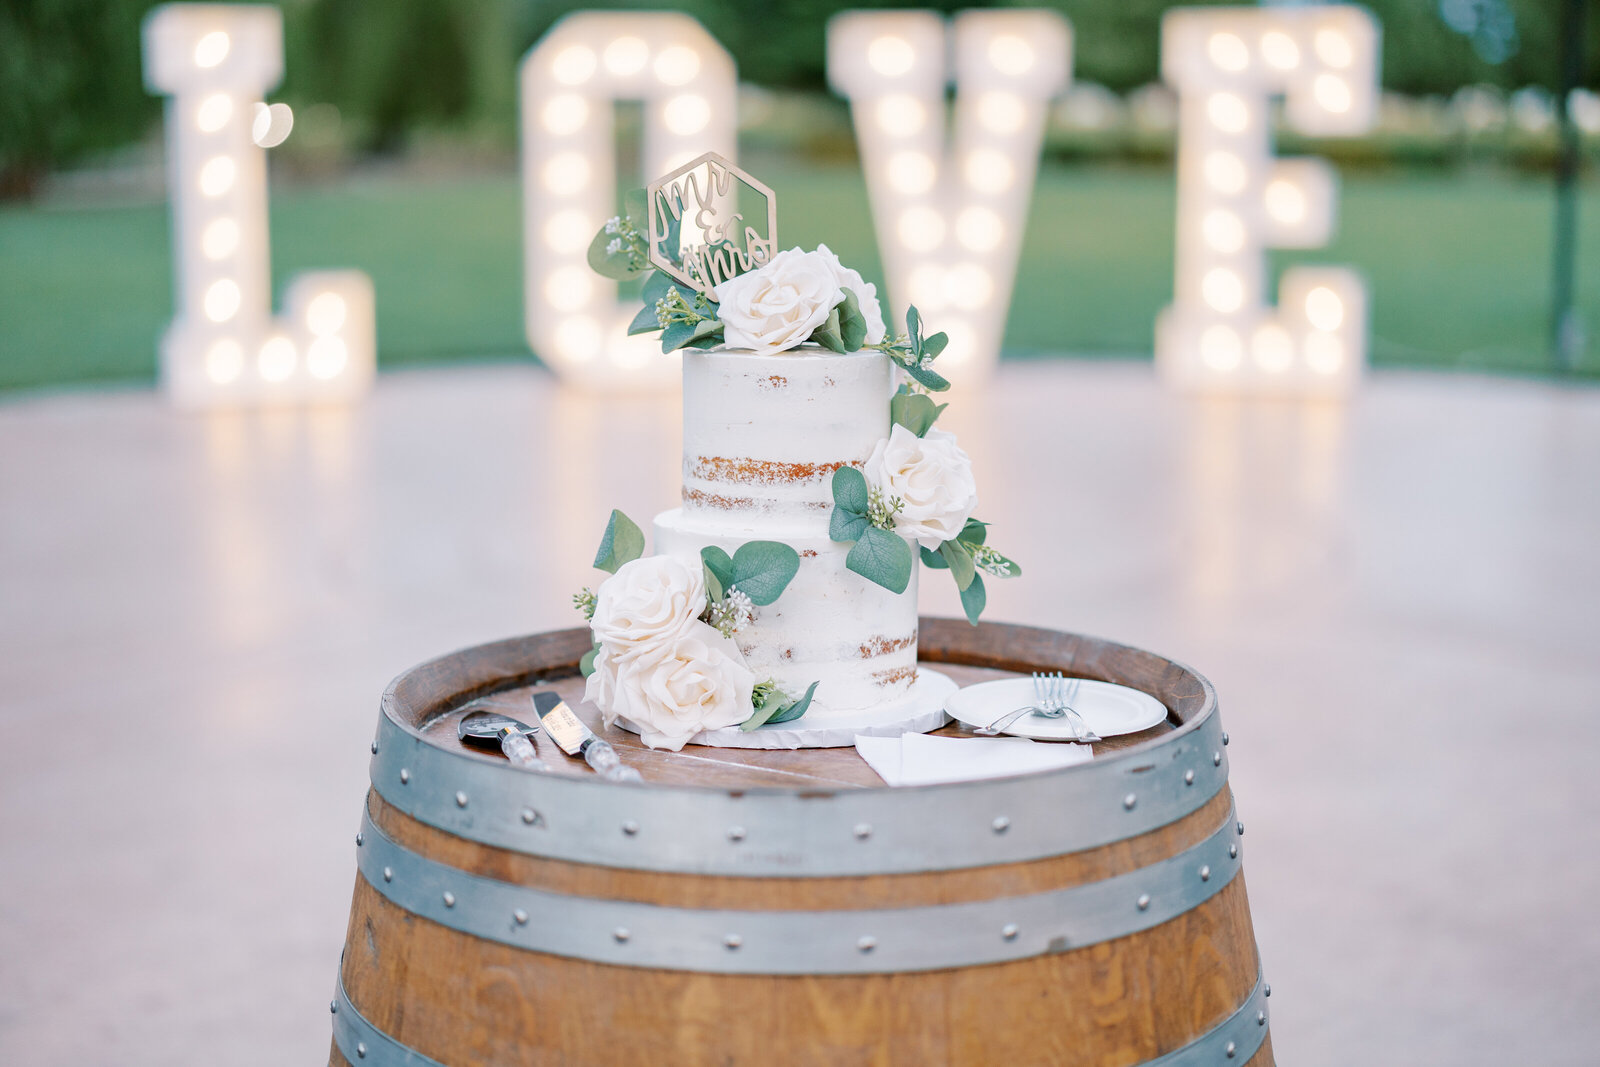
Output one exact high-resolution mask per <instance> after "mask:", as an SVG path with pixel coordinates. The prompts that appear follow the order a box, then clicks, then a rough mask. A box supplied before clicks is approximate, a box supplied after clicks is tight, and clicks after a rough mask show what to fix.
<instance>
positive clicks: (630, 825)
mask: <svg viewBox="0 0 1600 1067" xmlns="http://www.w3.org/2000/svg"><path fill="white" fill-rule="evenodd" d="M622 832H623V833H625V834H627V835H628V836H629V837H632V836H633V835H634V834H636V833H638V832H639V824H638V823H636V822H634V821H633V820H632V819H629V820H628V821H627V822H625V823H623V824H622Z"/></svg>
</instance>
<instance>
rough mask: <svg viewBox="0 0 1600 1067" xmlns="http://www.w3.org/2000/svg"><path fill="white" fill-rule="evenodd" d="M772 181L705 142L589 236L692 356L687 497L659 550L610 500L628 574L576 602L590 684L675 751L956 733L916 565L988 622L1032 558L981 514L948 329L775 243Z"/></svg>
mask: <svg viewBox="0 0 1600 1067" xmlns="http://www.w3.org/2000/svg"><path fill="white" fill-rule="evenodd" d="M740 184H742V185H744V186H746V187H747V188H749V189H751V190H754V191H755V192H756V193H758V194H763V195H765V196H766V197H767V198H768V211H767V213H766V221H767V225H766V229H765V232H761V230H759V229H758V228H756V227H753V226H746V227H745V229H744V232H743V233H736V232H733V231H734V227H733V223H734V222H736V221H739V220H741V218H742V216H741V215H739V214H738V213H737V211H736V210H735V209H734V207H733V206H732V205H733V204H734V203H735V200H736V196H737V191H738V185H740ZM771 196H772V194H771V191H770V190H767V189H766V187H765V186H762V185H761V184H760V183H759V182H756V181H755V180H754V179H753V178H751V177H749V176H748V175H745V174H744V173H743V172H741V171H739V170H738V169H737V168H735V167H733V166H732V165H731V164H729V163H728V162H727V161H725V160H722V159H720V158H719V157H716V156H705V157H701V159H699V160H696V161H694V162H693V163H691V164H689V165H687V166H686V167H684V168H681V169H680V170H679V171H676V172H674V173H673V174H670V175H668V176H667V177H665V178H663V179H661V180H660V181H659V182H657V183H654V184H653V185H652V186H651V187H650V189H649V190H648V191H647V192H646V194H645V199H644V202H643V203H640V202H639V200H638V199H636V198H630V203H629V211H628V213H627V214H625V215H620V216H618V217H617V218H614V219H612V220H611V221H609V222H608V223H607V224H606V227H605V229H604V230H603V231H602V232H601V233H600V234H598V235H597V236H596V239H595V243H594V245H593V246H592V247H591V251H590V262H591V263H592V264H593V265H594V266H595V268H596V269H597V270H600V271H601V272H602V273H604V274H607V275H608V276H611V277H616V278H619V279H620V278H632V277H639V276H643V277H644V279H645V284H644V300H645V307H644V309H643V310H642V311H641V313H640V315H639V317H638V318H637V319H635V322H634V326H633V329H634V331H635V332H646V331H655V330H659V331H661V341H662V348H663V351H674V350H679V349H681V350H683V352H684V357H683V504H682V506H681V507H679V508H674V509H673V510H671V511H667V512H664V513H662V514H660V515H658V516H656V518H655V523H654V554H652V555H645V553H644V548H645V546H644V535H643V531H642V530H640V529H639V527H638V526H637V525H636V524H635V523H633V522H632V521H631V520H630V519H628V517H627V516H626V515H624V514H623V513H622V512H620V511H614V512H613V513H612V517H611V521H610V523H609V524H608V525H607V527H606V531H605V535H604V537H603V540H602V544H601V547H600V551H599V553H598V555H597V557H596V560H595V565H596V566H597V567H600V568H601V569H603V570H607V571H610V572H611V577H609V578H607V579H606V580H605V581H604V582H603V583H602V584H601V585H600V586H599V588H598V590H595V591H590V590H588V589H585V590H584V591H583V592H581V593H580V594H578V596H577V597H576V598H575V599H576V602H577V604H578V607H579V608H580V610H582V611H583V612H584V613H585V614H586V615H587V616H588V617H589V619H590V626H591V630H592V633H593V636H594V649H593V651H592V652H591V653H590V655H589V656H587V657H585V662H584V670H585V672H586V673H587V674H588V675H589V681H588V686H587V689H586V698H587V699H588V700H590V701H591V702H593V703H594V704H596V705H597V706H598V707H599V708H600V711H601V713H602V714H603V715H604V716H605V718H606V720H607V722H615V723H617V724H619V725H621V726H623V727H625V728H628V729H633V730H636V731H637V732H639V734H640V735H641V737H642V738H643V739H644V741H645V742H646V743H647V744H650V745H653V746H657V747H666V748H673V749H676V748H680V747H681V746H682V745H683V744H685V743H690V742H692V743H697V744H711V745H726V746H741V747H766V748H771V747H782V748H794V747H802V746H823V745H849V744H853V743H854V739H855V737H856V735H858V734H898V733H902V732H906V731H918V732H920V731H925V730H929V729H933V728H936V727H938V726H940V725H942V724H943V723H944V722H945V721H946V720H945V715H944V711H943V706H944V702H945V700H946V698H947V697H948V696H949V694H950V692H952V691H953V689H954V684H953V683H952V682H950V681H949V679H947V678H946V677H944V676H943V675H941V674H939V673H938V672H936V671H930V670H927V669H925V668H922V669H919V667H918V665H917V580H916V578H917V569H918V568H917V562H918V557H919V556H920V558H921V562H922V563H923V564H924V565H926V566H929V567H932V568H936V569H948V570H949V571H950V572H951V573H952V576H953V577H954V578H955V580H956V584H957V587H958V588H959V589H960V590H961V593H962V602H963V605H964V606H965V608H966V610H967V614H968V617H969V618H970V619H972V620H973V621H974V622H976V620H977V615H978V613H979V612H980V611H981V610H982V608H983V601H984V585H983V575H988V576H990V577H1011V576H1013V575H1015V574H1016V573H1018V568H1017V566H1016V564H1014V563H1012V562H1011V561H1010V560H1008V559H1006V558H1005V557H1004V556H1001V555H1000V554H999V553H998V552H996V551H995V550H994V549H993V548H991V547H989V546H988V545H987V544H986V540H987V537H986V534H987V527H986V525H985V524H984V523H982V522H980V521H978V520H977V519H975V518H973V515H972V512H973V510H974V508H975V507H976V505H977V493H976V489H975V487H974V484H973V479H972V468H971V463H970V461H969V460H968V458H967V456H966V454H965V453H964V452H962V451H961V449H960V447H959V446H958V445H957V444H956V443H955V438H954V436H953V435H952V434H949V433H946V432H944V431H942V430H938V429H935V428H934V422H935V421H936V420H937V419H938V417H939V414H940V412H942V411H943V408H944V405H942V404H938V403H936V402H935V401H934V400H933V398H932V396H931V394H932V393H935V392H939V391H942V390H944V389H945V388H947V387H948V383H947V382H946V381H945V380H944V379H943V378H942V377H941V376H940V375H939V374H938V373H937V371H935V370H934V369H933V363H934V359H935V358H936V357H937V356H938V354H939V353H940V352H941V351H942V350H943V348H944V345H945V336H944V335H943V334H934V335H932V336H925V335H924V333H923V329H922V323H921V321H920V318H919V317H918V315H917V312H916V310H915V309H914V308H913V309H912V310H911V312H910V314H909V315H908V316H907V321H906V331H905V332H904V333H903V334H897V335H895V336H893V337H890V336H888V335H887V331H886V330H885V328H884V324H883V317H882V312H881V309H880V307H879V304H878V299H877V293H876V290H875V287H874V286H872V285H871V284H869V283H867V282H865V281H863V279H862V278H861V276H860V274H858V273H857V272H855V271H853V270H850V269H848V268H846V267H844V266H843V265H842V264H841V263H840V262H839V260H838V257H836V256H835V255H833V253H832V252H831V251H829V250H828V248H827V246H825V245H823V246H819V248H818V249H817V250H815V251H813V252H804V251H801V250H800V249H791V250H788V251H783V252H778V251H775V247H776V245H775V240H776V238H775V229H776V212H775V208H774V207H773V206H772V200H771ZM719 218H720V219H726V220H728V221H724V222H718V221H717V220H718V219H719ZM691 219H692V220H693V222H692V227H691V224H690V220H691ZM691 228H692V229H693V231H694V232H692V233H690V232H686V231H689V230H690V229H691Z"/></svg>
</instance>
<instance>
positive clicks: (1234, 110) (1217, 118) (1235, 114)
mask: <svg viewBox="0 0 1600 1067" xmlns="http://www.w3.org/2000/svg"><path fill="white" fill-rule="evenodd" d="M1206 117H1207V118H1209V119H1210V120H1211V124H1212V125H1213V126H1215V127H1216V128H1217V129H1219V130H1221V131H1222V132H1223V133H1243V132H1244V130H1245V128H1246V127H1247V126H1249V125H1250V108H1249V106H1248V105H1247V104H1245V102H1244V100H1243V98H1241V97H1240V96H1238V95H1237V94H1235V93H1212V94H1211V97H1210V99H1208V100H1207V101H1206Z"/></svg>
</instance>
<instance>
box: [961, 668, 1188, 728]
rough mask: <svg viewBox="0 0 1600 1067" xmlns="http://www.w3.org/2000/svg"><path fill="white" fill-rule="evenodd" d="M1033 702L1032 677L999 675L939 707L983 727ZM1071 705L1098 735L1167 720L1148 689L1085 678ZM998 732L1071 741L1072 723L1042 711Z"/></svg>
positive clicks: (970, 688) (973, 686)
mask: <svg viewBox="0 0 1600 1067" xmlns="http://www.w3.org/2000/svg"><path fill="white" fill-rule="evenodd" d="M1032 703H1033V679H1031V678H1001V679H999V680H998V681H994V682H979V683H978V684H977V685H969V686H967V687H966V688H965V689H962V690H959V691H957V692H956V693H955V694H954V695H952V696H951V697H950V699H949V700H948V701H946V702H945V706H944V707H945V710H946V711H948V712H949V713H950V715H951V716H952V717H953V718H956V719H960V720H961V721H962V722H963V723H965V724H966V725H967V726H988V725H989V724H990V723H992V722H994V721H995V720H996V719H999V718H1001V717H1002V716H1004V715H1005V714H1006V713H1007V712H1011V711H1015V710H1016V709H1017V708H1020V707H1024V706H1026V705H1028V704H1032ZM1072 706H1073V707H1074V708H1075V709H1076V710H1077V712H1078V714H1080V715H1082V716H1083V721H1084V722H1086V723H1088V724H1089V729H1091V730H1093V731H1094V732H1095V733H1097V734H1099V735H1100V736H1101V737H1115V736H1117V735H1118V734H1136V733H1138V732H1139V731H1140V730H1148V729H1150V727H1152V726H1155V725H1158V724H1159V723H1162V722H1165V721H1166V718H1167V709H1166V708H1165V707H1163V706H1162V704H1161V701H1159V700H1157V699H1156V698H1155V697H1153V696H1151V695H1150V694H1149V693H1141V692H1139V690H1137V689H1129V688H1128V687H1127V686H1125V685H1113V684H1112V683H1110V682H1096V681H1093V680H1091V679H1088V678H1085V679H1083V684H1082V686H1081V687H1080V688H1079V689H1078V695H1077V696H1076V697H1074V698H1073V701H1072ZM1003 732H1004V733H1008V734H1013V735H1015V736H1017V737H1033V738H1038V739H1039V740H1041V741H1071V740H1072V727H1071V726H1069V725H1067V719H1066V717H1065V716H1063V717H1062V718H1059V719H1046V718H1045V717H1043V716H1042V715H1024V716H1022V718H1020V719H1018V720H1017V721H1016V722H1014V723H1012V724H1011V725H1010V726H1008V727H1006V729H1005V730H1004V731H1003Z"/></svg>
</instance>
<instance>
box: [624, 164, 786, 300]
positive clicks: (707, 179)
mask: <svg viewBox="0 0 1600 1067" xmlns="http://www.w3.org/2000/svg"><path fill="white" fill-rule="evenodd" d="M741 186H742V187H743V188H745V189H748V190H749V191H750V192H751V193H753V194H754V195H755V196H759V197H761V198H762V199H764V200H765V202H766V218H765V220H764V221H765V222H766V232H765V233H762V232H761V231H760V230H758V229H757V228H756V227H754V226H751V225H749V224H748V223H747V222H746V220H745V217H744V215H743V214H741V213H740V211H739V193H740V191H741ZM645 193H646V196H647V198H648V199H649V204H650V234H649V242H650V262H651V263H652V264H654V265H655V266H656V267H658V268H659V269H661V270H662V271H665V272H666V273H667V274H668V275H670V276H671V277H673V278H674V279H676V280H677V281H679V282H681V283H682V284H684V285H686V286H688V287H690V288H692V289H696V290H699V291H700V292H703V293H709V292H711V290H712V289H714V288H716V287H717V286H718V285H720V284H722V283H723V282H725V281H727V280H728V279H730V278H734V277H737V276H738V275H740V274H743V273H745V272H746V271H750V270H754V269H755V268H757V267H760V266H762V265H764V264H765V263H767V262H768V261H769V260H771V259H772V257H773V255H774V254H775V253H776V252H777V249H778V197H777V194H775V193H774V192H773V191H772V190H771V189H769V188H767V187H766V186H765V185H763V184H761V182H759V181H757V180H756V179H755V178H754V177H752V176H751V175H749V174H748V173H746V172H745V171H742V170H740V169H739V168H738V167H736V166H734V164H732V163H731V162H729V161H728V160H726V159H724V158H722V157H721V156H719V155H717V154H716V153H715V152H707V153H706V154H705V155H703V156H700V157H699V158H698V159H695V160H692V161H690V162H688V163H685V164H684V165H683V166H681V167H679V168H678V169H677V170H674V171H672V172H671V173H669V174H667V175H665V176H664V177H661V178H657V179H656V180H655V181H653V182H651V183H650V184H649V185H648V186H647V187H646V190H645ZM757 221H762V220H759V219H758V220H757Z"/></svg>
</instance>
